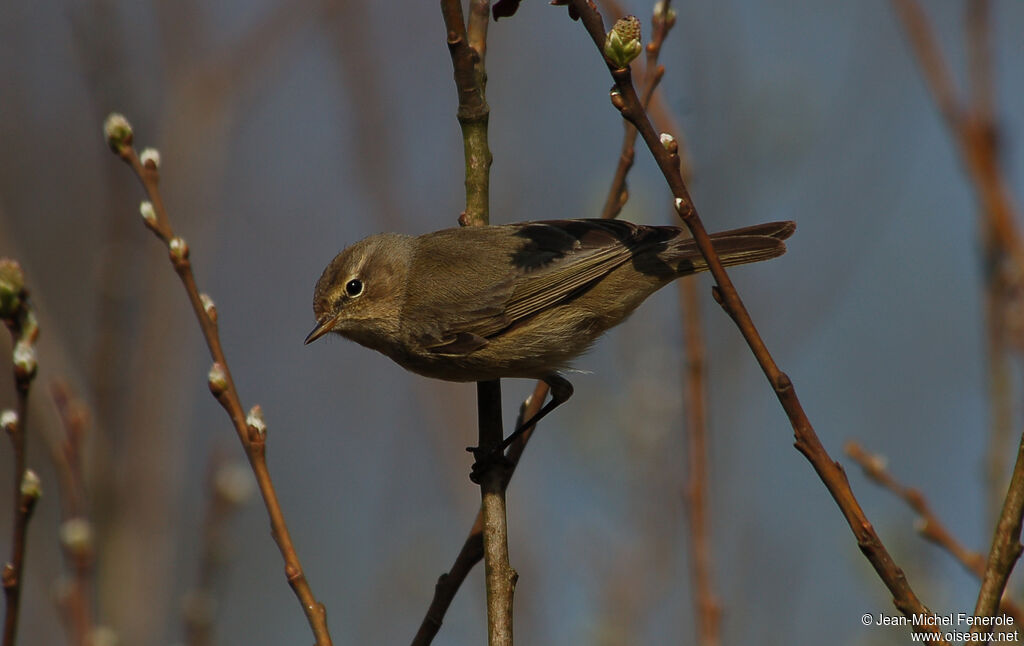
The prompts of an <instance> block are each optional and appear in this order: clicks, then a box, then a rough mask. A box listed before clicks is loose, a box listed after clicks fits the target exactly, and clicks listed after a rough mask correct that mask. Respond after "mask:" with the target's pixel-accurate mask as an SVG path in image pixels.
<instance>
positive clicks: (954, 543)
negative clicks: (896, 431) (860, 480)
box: [846, 441, 1024, 624]
mask: <svg viewBox="0 0 1024 646" xmlns="http://www.w3.org/2000/svg"><path fill="white" fill-rule="evenodd" d="M846 454H847V455H848V456H850V459H852V460H853V461H854V462H856V463H857V464H858V465H860V468H861V469H862V470H863V471H864V475H866V476H867V477H868V478H869V479H871V480H872V481H874V482H875V483H876V484H878V485H879V486H881V487H884V488H885V489H888V490H889V491H891V492H892V493H893V494H894V495H896V496H897V497H898V498H900V499H902V500H903V501H904V502H905V503H907V506H908V507H910V508H911V509H912V510H914V512H915V513H917V515H918V522H917V523H915V529H917V531H918V533H919V534H921V536H923V537H924V538H925V539H927V540H928V541H931V542H932V543H935V544H936V545H938V546H939V547H941V548H942V549H944V550H946V551H947V552H949V554H951V555H952V556H953V558H955V559H956V560H957V561H959V563H960V564H961V565H963V566H964V568H966V569H967V571H968V572H970V573H971V574H973V575H974V576H976V577H978V578H979V579H980V578H981V577H983V576H984V575H985V557H984V556H982V555H981V554H979V553H978V552H975V551H974V550H970V549H968V548H967V547H966V546H964V544H963V543H961V542H960V541H959V540H957V538H956V537H955V536H953V535H952V534H951V533H950V532H949V529H948V528H947V527H946V526H945V524H943V522H942V521H941V520H940V519H939V517H938V516H936V515H935V512H933V511H932V509H931V506H930V505H929V504H928V501H927V499H925V497H924V494H922V493H921V492H920V491H919V490H917V489H915V488H913V487H906V486H904V485H902V484H900V483H899V482H897V480H896V479H895V478H894V477H893V476H892V475H891V474H890V473H889V471H888V470H887V469H886V468H885V458H884V457H882V456H880V455H875V454H872V453H868V452H867V451H865V450H864V449H863V448H862V447H861V446H860V444H858V443H856V442H852V441H851V442H847V443H846ZM999 610H1000V612H1002V613H1003V614H1005V615H1010V616H1011V617H1013V620H1014V623H1016V624H1020V623H1021V621H1024V614H1022V613H1021V609H1020V608H1019V607H1018V606H1017V605H1016V604H1015V603H1013V602H1012V601H1010V600H1009V599H1005V598H1004V599H1003V600H1002V602H1001V603H1000V605H999Z"/></svg>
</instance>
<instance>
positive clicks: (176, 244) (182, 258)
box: [167, 236, 188, 267]
mask: <svg viewBox="0 0 1024 646" xmlns="http://www.w3.org/2000/svg"><path fill="white" fill-rule="evenodd" d="M167 248H168V250H170V252H171V262H173V263H174V266H175V267H178V266H179V265H182V264H184V263H186V262H188V245H187V244H186V243H185V239H184V238H180V237H178V236H174V237H173V238H171V239H170V241H169V242H168V243H167Z"/></svg>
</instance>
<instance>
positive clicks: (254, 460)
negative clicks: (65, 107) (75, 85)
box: [104, 115, 331, 646]
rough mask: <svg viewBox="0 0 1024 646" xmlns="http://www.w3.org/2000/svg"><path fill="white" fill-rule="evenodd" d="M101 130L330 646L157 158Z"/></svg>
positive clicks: (120, 120)
mask: <svg viewBox="0 0 1024 646" xmlns="http://www.w3.org/2000/svg"><path fill="white" fill-rule="evenodd" d="M104 130H105V132H106V135H107V141H108V143H109V144H110V147H111V150H113V152H114V154H116V155H117V156H118V157H120V158H121V159H122V160H123V161H124V162H126V163H127V164H128V165H129V166H131V168H132V170H133V171H134V172H135V175H136V176H137V177H138V178H139V181H140V182H141V183H142V186H143V188H144V189H145V191H146V195H147V196H148V197H149V201H148V202H143V203H142V206H141V207H140V212H141V214H142V217H143V221H144V222H145V224H146V226H147V227H148V228H149V229H150V231H152V232H153V233H154V234H156V236H157V237H158V238H159V239H160V240H161V241H162V242H163V243H164V244H165V245H166V246H167V249H168V252H169V254H170V260H171V265H172V266H173V267H174V270H175V272H176V273H177V274H178V277H179V278H180V279H181V282H182V285H183V286H184V288H185V291H186V293H187V294H188V298H189V302H190V303H191V304H192V310H193V312H194V313H195V315H196V319H197V320H198V322H199V326H200V328H201V329H202V332H203V337H204V338H205V340H206V345H207V347H208V348H209V351H210V355H211V357H212V358H213V367H212V368H211V369H210V375H209V384H210V390H211V392H212V393H213V395H214V397H215V398H216V399H217V401H218V402H219V403H220V405H221V406H222V407H223V408H224V410H225V411H226V412H227V414H228V417H229V418H230V419H231V422H232V424H233V426H234V428H235V432H236V433H237V435H238V439H239V441H240V442H241V443H242V447H243V448H244V449H245V453H246V457H247V458H248V459H249V464H250V466H251V467H252V470H253V473H254V474H255V475H256V482H257V484H258V486H259V489H260V494H261V495H262V496H263V502H264V505H265V507H266V509H267V514H268V516H269V517H270V526H271V531H272V533H273V536H274V541H275V542H276V543H277V546H278V549H279V550H280V552H281V556H282V558H283V559H284V562H285V575H286V577H287V579H288V583H289V585H290V586H291V587H292V590H293V591H294V592H295V595H296V597H298V599H299V601H300V603H301V605H302V609H303V612H304V613H305V614H306V618H307V620H308V621H309V625H310V628H311V629H312V631H313V635H314V636H315V637H316V643H317V645H318V646H329V645H330V644H331V637H330V633H329V632H328V629H327V610H326V608H325V607H324V606H323V604H321V603H320V602H318V601H317V600H316V598H315V597H314V596H313V591H312V589H311V588H310V587H309V583H308V582H307V580H306V576H305V574H304V573H303V571H302V565H301V563H300V562H299V557H298V554H297V553H296V551H295V547H294V545H293V543H292V539H291V534H290V532H289V531H288V526H287V524H286V523H285V519H284V512H283V511H282V509H281V505H280V503H279V502H278V499H277V492H276V490H275V489H274V485H273V482H272V481H271V478H270V472H269V470H268V468H267V462H266V432H267V428H266V424H265V423H264V422H263V415H262V411H261V410H260V408H259V406H254V407H253V408H252V409H251V410H250V412H249V415H248V416H246V415H245V413H243V409H242V404H241V400H240V399H239V396H238V391H237V390H236V388H235V384H234V380H233V379H232V377H231V372H230V369H229V368H228V364H227V359H226V358H225V356H224V351H223V349H222V347H221V342H220V335H219V332H218V329H217V311H216V309H215V307H214V305H213V301H212V300H210V298H209V297H208V296H206V295H205V294H200V292H199V289H198V288H197V286H196V281H195V276H194V275H193V273H192V265H191V262H190V261H189V252H188V246H187V245H186V243H185V241H184V239H182V238H180V237H177V236H175V235H174V232H173V230H172V229H171V225H170V221H169V220H168V217H167V212H166V210H165V208H164V204H163V198H162V196H161V194H160V191H159V188H158V184H159V181H160V172H159V170H158V169H159V153H157V152H156V151H155V150H152V149H147V150H145V151H143V154H142V159H140V156H139V155H138V154H136V152H135V149H134V148H133V147H132V131H131V126H130V125H129V124H128V122H127V121H126V120H125V119H124V117H122V116H121V115H111V116H110V117H108V118H107V121H106V124H105V126H104Z"/></svg>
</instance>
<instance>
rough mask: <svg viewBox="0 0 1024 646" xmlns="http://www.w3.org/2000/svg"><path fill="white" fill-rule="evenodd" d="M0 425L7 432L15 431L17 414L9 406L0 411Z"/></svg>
mask: <svg viewBox="0 0 1024 646" xmlns="http://www.w3.org/2000/svg"><path fill="white" fill-rule="evenodd" d="M0 427H3V429H4V431H5V432H6V433H7V434H11V433H13V432H14V431H16V430H17V429H18V414H17V413H15V412H14V411H13V410H11V409H9V408H8V409H7V410H5V411H3V412H2V413H0Z"/></svg>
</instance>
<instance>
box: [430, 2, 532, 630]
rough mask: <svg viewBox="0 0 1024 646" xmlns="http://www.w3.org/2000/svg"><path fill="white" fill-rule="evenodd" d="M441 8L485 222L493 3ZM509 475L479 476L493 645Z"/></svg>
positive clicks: (488, 434) (493, 435)
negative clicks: (465, 14)
mask: <svg viewBox="0 0 1024 646" xmlns="http://www.w3.org/2000/svg"><path fill="white" fill-rule="evenodd" d="M441 13H442V15H443V16H444V24H445V28H446V29H447V32H448V51H449V53H450V54H451V58H452V69H453V71H454V76H455V87H456V89H457V91H458V96H459V108H458V112H457V116H458V119H459V125H460V126H462V140H463V146H464V152H465V158H466V210H465V211H463V212H462V215H461V216H460V217H459V223H460V224H462V225H463V226H484V225H486V224H488V222H489V219H490V207H489V200H490V171H491V161H492V157H491V150H490V147H489V145H488V143H487V122H488V115H489V113H490V108H489V107H488V105H487V100H486V98H485V96H486V94H485V90H486V85H487V72H486V69H485V66H484V59H485V57H486V55H487V25H488V21H489V20H490V13H491V9H490V2H489V1H488V0H470V3H469V23H468V27H467V25H466V23H465V22H464V19H463V15H462V2H461V0H441ZM476 392H477V408H478V414H479V425H480V438H479V442H478V444H477V447H478V448H477V450H476V451H475V454H476V457H477V460H478V461H479V460H480V459H484V460H488V459H490V458H488V457H483V456H492V455H494V453H495V452H497V451H499V450H500V447H501V443H502V439H503V437H502V427H501V382H500V381H499V380H497V379H495V380H493V381H481V382H478V383H477V391H476ZM501 457H502V458H504V456H501ZM509 477H511V474H510V472H509V471H508V465H507V463H505V462H504V461H503V460H502V461H493V462H491V463H490V464H487V465H485V468H484V471H483V473H482V474H480V478H479V483H480V497H481V509H480V514H481V516H480V518H481V519H482V527H483V557H484V569H485V576H484V578H485V581H486V586H487V638H488V643H489V644H491V645H492V646H495V645H498V644H502V645H505V644H507V645H509V646H510V645H511V644H512V596H513V592H514V591H515V583H516V579H517V578H518V575H517V574H516V572H515V570H513V569H512V567H511V565H509V558H508V521H507V516H506V505H505V487H506V483H507V482H508V478H509ZM474 527H475V524H474ZM471 536H472V534H471ZM467 540H469V539H467ZM467 571H468V570H467ZM456 588H457V586H456ZM453 594H454V591H453ZM431 606H432V607H433V604H431Z"/></svg>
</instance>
